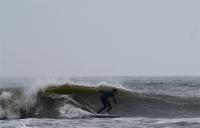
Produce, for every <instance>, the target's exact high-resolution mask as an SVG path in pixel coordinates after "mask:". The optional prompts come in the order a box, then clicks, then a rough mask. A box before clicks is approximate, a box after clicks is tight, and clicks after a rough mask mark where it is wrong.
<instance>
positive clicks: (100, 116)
mask: <svg viewBox="0 0 200 128" xmlns="http://www.w3.org/2000/svg"><path fill="white" fill-rule="evenodd" d="M90 117H93V118H116V117H120V116H119V115H108V114H91V115H90Z"/></svg>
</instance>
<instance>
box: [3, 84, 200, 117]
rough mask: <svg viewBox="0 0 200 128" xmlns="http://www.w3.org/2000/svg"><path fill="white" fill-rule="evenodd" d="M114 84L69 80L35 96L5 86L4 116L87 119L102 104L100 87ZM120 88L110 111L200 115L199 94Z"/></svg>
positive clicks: (135, 114) (133, 114)
mask: <svg viewBox="0 0 200 128" xmlns="http://www.w3.org/2000/svg"><path fill="white" fill-rule="evenodd" d="M113 86H114V85H113ZM113 86H112V85H99V86H87V85H79V84H70V83H68V84H62V85H56V86H47V87H45V88H44V87H43V88H40V89H38V90H37V92H36V93H33V94H31V96H27V93H25V92H26V89H24V88H17V87H16V88H3V89H0V118H1V119H7V118H33V117H34V118H84V117H87V116H89V115H90V114H91V113H94V112H96V111H97V110H98V109H99V108H100V107H101V106H102V104H101V102H100V99H99V94H98V92H97V90H107V91H109V90H112V88H113ZM118 90H119V92H118V94H117V95H116V99H117V102H118V104H117V105H114V104H113V102H112V100H111V99H110V102H111V104H112V106H113V109H112V110H111V112H110V114H115V115H120V116H122V117H158V118H162V117H163V118H172V117H173V118H178V117H181V118H184V117H199V116H200V99H199V98H198V97H179V96H170V95H164V94H156V93H146V92H134V91H132V90H129V89H125V88H118Z"/></svg>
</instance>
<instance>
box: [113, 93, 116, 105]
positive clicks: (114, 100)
mask: <svg viewBox="0 0 200 128" xmlns="http://www.w3.org/2000/svg"><path fill="white" fill-rule="evenodd" d="M113 102H114V103H115V104H117V101H116V99H115V96H114V95H113Z"/></svg>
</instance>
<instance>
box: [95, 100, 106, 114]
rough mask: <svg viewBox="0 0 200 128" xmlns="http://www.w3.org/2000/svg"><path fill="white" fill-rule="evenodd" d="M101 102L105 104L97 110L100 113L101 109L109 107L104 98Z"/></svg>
mask: <svg viewBox="0 0 200 128" xmlns="http://www.w3.org/2000/svg"><path fill="white" fill-rule="evenodd" d="M101 103H102V104H103V107H102V108H100V109H99V111H97V113H100V112H101V111H103V110H104V109H106V108H107V104H106V101H105V100H104V99H101Z"/></svg>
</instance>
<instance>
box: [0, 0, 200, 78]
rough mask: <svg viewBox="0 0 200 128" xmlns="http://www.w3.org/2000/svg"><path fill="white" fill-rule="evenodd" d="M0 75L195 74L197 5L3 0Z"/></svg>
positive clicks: (199, 27) (142, 0)
mask: <svg viewBox="0 0 200 128" xmlns="http://www.w3.org/2000/svg"><path fill="white" fill-rule="evenodd" d="M0 50H1V52H0V66H1V67H0V76H123V75H126V76H129V75H131V76H138V75H139V76H141V75H142V76H149V75H150V76H152V75H154V76H155V75H156V76H159V75H200V70H199V69H200V1H199V0H98V1H97V0H17V1H16V0H1V1H0Z"/></svg>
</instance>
